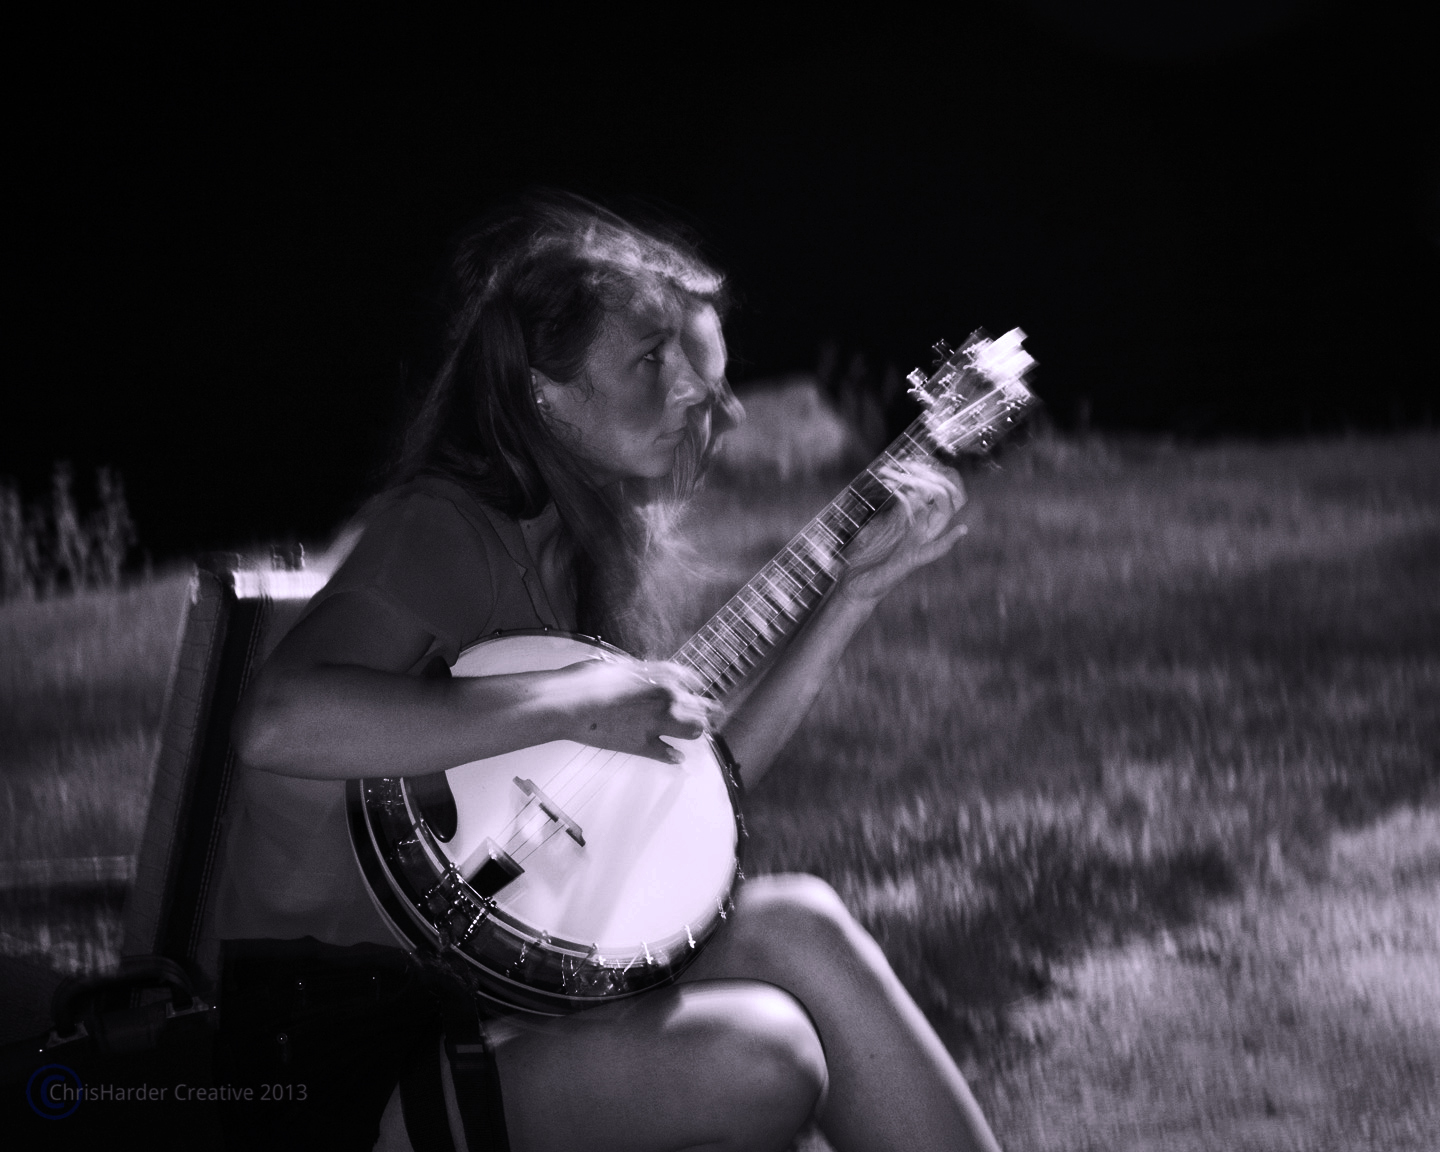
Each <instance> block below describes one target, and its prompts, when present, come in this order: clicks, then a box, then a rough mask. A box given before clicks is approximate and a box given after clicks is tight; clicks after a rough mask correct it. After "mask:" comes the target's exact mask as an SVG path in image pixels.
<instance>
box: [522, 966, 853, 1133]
mask: <svg viewBox="0 0 1440 1152" xmlns="http://www.w3.org/2000/svg"><path fill="white" fill-rule="evenodd" d="M496 1061H497V1065H498V1067H499V1071H500V1082H501V1086H502V1092H503V1094H504V1100H505V1117H506V1124H507V1127H508V1129H509V1133H510V1140H511V1145H512V1147H513V1148H514V1150H515V1152H534V1150H539V1149H550V1148H556V1149H558V1148H570V1147H584V1148H587V1149H592V1150H594V1152H604V1150H605V1149H609V1148H615V1149H622V1148H623V1149H628V1150H633V1152H646V1150H647V1149H657V1150H658V1149H678V1148H686V1147H690V1146H695V1145H707V1146H713V1147H715V1148H717V1149H718V1148H726V1147H732V1146H733V1147H736V1148H741V1147H754V1148H764V1147H774V1148H776V1149H782V1148H784V1147H785V1146H786V1145H787V1143H788V1142H789V1140H790V1138H791V1137H792V1136H793V1135H794V1133H795V1131H796V1130H797V1129H798V1128H799V1127H800V1126H801V1125H802V1124H803V1123H804V1122H805V1121H806V1119H807V1118H808V1117H809V1115H810V1112H811V1111H812V1109H813V1107H814V1104H815V1100H816V1099H817V1098H818V1096H819V1093H820V1091H821V1090H822V1088H823V1086H824V1081H825V1066H824V1057H823V1054H822V1051H821V1048H820V1043H819V1040H818V1038H817V1037H816V1035H815V1032H814V1029H813V1028H812V1026H811V1024H810V1021H809V1018H808V1017H807V1016H806V1014H805V1012H804V1010H803V1009H802V1008H801V1007H800V1006H799V1004H798V1003H797V1002H796V1001H795V1000H794V999H793V998H792V997H791V996H789V995H788V994H786V993H784V992H782V991H780V990H779V989H777V988H774V987H772V986H769V985H766V984H760V983H756V982H747V981H734V980H727V981H709V982H694V981H691V982H687V983H685V984H682V985H677V986H673V987H670V988H666V989H662V990H660V991H657V992H652V993H647V994H646V995H644V996H640V997H637V998H636V999H635V1000H632V1001H625V1002H620V1003H616V1004H613V1005H605V1006H603V1007H600V1008H596V1009H592V1010H590V1011H587V1012H582V1013H579V1014H577V1015H575V1016H569V1017H565V1018H563V1019H559V1020H554V1021H548V1022H545V1023H543V1024H539V1025H532V1026H529V1027H525V1028H523V1029H520V1030H518V1031H517V1032H515V1033H514V1034H513V1035H511V1036H510V1037H508V1038H506V1039H504V1040H503V1041H501V1042H499V1043H497V1045H496Z"/></svg>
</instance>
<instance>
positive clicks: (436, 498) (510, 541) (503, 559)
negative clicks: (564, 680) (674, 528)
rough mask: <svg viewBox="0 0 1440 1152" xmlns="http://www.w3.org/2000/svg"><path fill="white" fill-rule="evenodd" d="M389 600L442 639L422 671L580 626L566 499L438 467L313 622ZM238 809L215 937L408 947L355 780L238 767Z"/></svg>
mask: <svg viewBox="0 0 1440 1152" xmlns="http://www.w3.org/2000/svg"><path fill="white" fill-rule="evenodd" d="M361 590H363V591H366V592H368V593H371V594H373V595H378V596H381V597H383V598H384V599H385V601H386V602H387V603H388V604H389V605H390V606H391V607H393V608H395V609H396V610H398V611H400V612H401V613H403V614H404V615H406V616H408V617H409V618H410V619H411V620H413V621H414V622H415V623H416V624H417V625H418V626H419V627H420V628H421V629H423V630H424V631H425V632H426V633H428V635H429V636H430V637H431V642H430V645H429V647H428V648H427V650H426V651H425V654H424V655H423V656H422V657H421V658H420V659H419V660H418V661H417V662H416V663H415V665H414V666H413V667H412V668H411V669H410V672H411V674H412V675H418V674H420V673H421V672H422V671H424V670H425V669H427V668H429V667H430V666H431V663H432V661H434V660H435V658H436V657H437V656H438V657H439V658H441V659H443V660H444V661H445V663H446V664H447V665H450V664H454V663H455V660H456V659H457V658H458V656H459V654H460V652H461V650H462V649H464V648H466V647H468V646H469V645H471V644H473V643H475V642H476V641H477V640H480V639H482V638H483V637H485V636H488V635H490V634H492V633H494V632H496V631H510V630H513V629H521V628H541V627H549V628H559V629H563V630H566V631H573V630H574V629H575V626H576V625H575V589H574V584H573V578H572V575H571V571H570V569H569V567H568V566H567V565H566V564H565V562H564V560H563V547H562V540H561V522H560V518H559V515H558V514H557V513H556V510H555V506H554V505H553V504H551V505H549V506H547V507H546V509H545V511H544V512H542V513H541V515H540V516H539V517H537V518H536V519H534V520H518V521H517V520H515V519H512V518H510V517H508V516H505V515H503V514H501V513H499V512H496V511H495V510H494V509H492V508H489V507H486V506H485V505H483V504H481V503H480V502H479V501H477V500H476V499H475V497H474V496H472V495H471V494H470V493H469V492H468V491H467V490H466V489H464V488H462V487H461V486H460V485H458V484H456V483H454V482H453V481H450V480H446V479H442V478H440V477H433V476H427V477H422V478H420V479H418V480H415V481H412V482H411V483H409V484H406V485H404V486H402V487H400V488H397V489H395V490H393V491H392V492H390V493H387V494H386V495H385V496H383V497H381V499H380V501H379V506H378V508H377V509H376V511H375V512H374V513H373V515H372V516H371V518H370V520H369V522H368V523H367V525H366V527H365V530H364V532H363V533H362V534H361V536H360V538H359V540H358V541H357V543H356V545H355V547H354V549H353V551H352V552H351V553H350V555H349V556H348V557H347V558H346V559H345V562H344V563H343V564H342V565H341V566H340V567H339V568H338V569H337V570H336V572H335V574H334V575H333V576H332V577H331V578H330V580H329V582H328V583H327V584H326V585H325V587H324V588H322V589H321V590H320V591H319V592H318V593H316V595H315V597H314V599H313V600H311V602H310V604H309V605H308V606H307V607H306V609H305V612H304V614H303V615H302V616H301V620H303V619H305V617H306V616H308V615H309V614H310V613H311V612H313V611H314V610H315V609H316V608H317V607H318V606H319V605H320V604H322V603H324V602H325V601H326V600H328V599H329V598H330V597H332V596H338V595H342V594H344V593H347V592H354V591H361ZM233 789H234V791H233V793H232V796H231V800H230V803H229V806H228V808H227V811H226V817H225V823H226V828H225V834H224V848H223V855H222V858H221V875H220V879H219V883H218V885H217V897H216V912H215V933H216V935H217V936H218V937H219V938H221V939H272V940H288V939H298V938H300V937H304V936H313V937H314V938H315V939H317V940H320V941H322V942H324V943H327V944H335V945H341V946H344V945H350V944H359V943H372V944H384V945H394V944H396V943H399V941H398V940H397V938H396V936H395V935H394V934H393V933H392V932H391V930H390V929H389V927H388V926H387V925H386V922H385V921H384V920H383V919H382V918H381V916H380V913H379V911H378V910H377V908H376V906H375V903H374V900H373V899H372V897H371V895H370V892H369V889H368V888H367V887H366V885H365V882H364V880H363V878H362V877H361V874H360V868H359V865H358V864H357V863H356V860H355V853H354V850H353V849H352V848H351V845H350V832H349V826H348V823H347V820H346V815H345V782H344V781H343V780H311V779H305V778H302V777H298V776H284V775H280V774H278V773H274V772H262V771H259V770H256V769H253V768H250V767H248V766H246V765H243V764H241V765H238V766H237V768H236V775H235V781H234V784H233Z"/></svg>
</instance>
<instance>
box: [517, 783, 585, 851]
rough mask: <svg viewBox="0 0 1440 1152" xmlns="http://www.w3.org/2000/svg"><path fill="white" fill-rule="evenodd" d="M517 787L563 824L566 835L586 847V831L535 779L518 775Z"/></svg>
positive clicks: (547, 813) (548, 814)
mask: <svg viewBox="0 0 1440 1152" xmlns="http://www.w3.org/2000/svg"><path fill="white" fill-rule="evenodd" d="M515 787H517V788H519V789H520V791H521V792H523V793H525V795H527V796H529V797H530V799H531V800H533V801H535V803H536V804H538V805H539V806H540V811H542V812H543V813H545V815H546V816H548V817H550V819H551V820H553V821H555V822H556V823H558V824H561V825H563V826H564V828H565V835H567V836H569V837H570V839H572V840H574V841H575V843H576V844H578V845H580V847H581V848H583V847H585V833H584V832H582V831H581V830H580V825H579V824H577V823H575V821H574V820H572V819H570V817H569V816H568V815H566V813H565V809H563V808H561V807H560V805H559V804H557V803H555V801H554V800H552V799H550V797H549V796H547V795H545V793H544V792H542V791H541V790H540V788H539V787H538V786H537V785H536V783H535V781H533V780H524V779H521V778H520V777H519V776H516V777H515Z"/></svg>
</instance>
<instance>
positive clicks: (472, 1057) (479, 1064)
mask: <svg viewBox="0 0 1440 1152" xmlns="http://www.w3.org/2000/svg"><path fill="white" fill-rule="evenodd" d="M445 1054H446V1055H447V1056H448V1057H449V1058H450V1076H451V1079H452V1080H453V1081H454V1083H455V1100H456V1103H458V1104H459V1106H460V1120H461V1122H462V1123H463V1124H464V1125H465V1142H466V1143H467V1144H468V1145H469V1146H470V1152H510V1133H509V1131H508V1130H507V1129H506V1127H505V1101H504V1099H503V1098H502V1097H501V1095H500V1076H499V1073H498V1072H497V1071H496V1068H495V1053H494V1052H492V1051H491V1049H490V1045H489V1044H487V1043H486V1042H485V1036H484V1034H483V1033H481V1032H480V1031H479V1030H478V1029H477V1030H476V1032H475V1033H474V1035H473V1036H470V1037H464V1038H461V1037H453V1036H451V1035H449V1034H448V1033H447V1034H446V1036H445ZM417 1152H418V1150H417Z"/></svg>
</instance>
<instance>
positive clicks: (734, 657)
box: [714, 628, 746, 668]
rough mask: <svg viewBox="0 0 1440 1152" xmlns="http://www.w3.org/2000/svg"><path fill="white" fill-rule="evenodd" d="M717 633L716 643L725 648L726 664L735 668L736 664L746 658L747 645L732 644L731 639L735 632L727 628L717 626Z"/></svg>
mask: <svg viewBox="0 0 1440 1152" xmlns="http://www.w3.org/2000/svg"><path fill="white" fill-rule="evenodd" d="M715 633H716V635H715V641H714V643H715V644H716V646H718V647H719V648H722V649H723V650H724V652H725V655H726V660H725V664H726V666H727V667H732V668H733V667H734V666H735V665H736V664H738V663H740V662H741V661H743V660H744V659H745V648H746V645H744V644H741V645H739V646H736V645H734V644H731V643H730V639H731V638H732V636H733V634H732V633H729V632H728V631H727V630H726V629H723V628H717V629H716V630H715Z"/></svg>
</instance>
